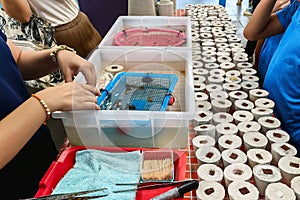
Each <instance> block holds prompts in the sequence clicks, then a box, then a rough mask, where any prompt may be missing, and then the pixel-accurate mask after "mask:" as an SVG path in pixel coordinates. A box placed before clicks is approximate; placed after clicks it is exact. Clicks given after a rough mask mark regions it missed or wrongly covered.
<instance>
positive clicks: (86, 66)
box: [80, 60, 97, 87]
mask: <svg viewBox="0 0 300 200" xmlns="http://www.w3.org/2000/svg"><path fill="white" fill-rule="evenodd" d="M80 71H81V72H82V74H83V75H84V77H85V80H86V82H87V84H88V85H91V86H93V87H95V85H96V80H97V76H96V71H95V68H94V66H93V64H92V63H90V62H88V61H86V60H85V61H83V62H82V63H81V65H80Z"/></svg>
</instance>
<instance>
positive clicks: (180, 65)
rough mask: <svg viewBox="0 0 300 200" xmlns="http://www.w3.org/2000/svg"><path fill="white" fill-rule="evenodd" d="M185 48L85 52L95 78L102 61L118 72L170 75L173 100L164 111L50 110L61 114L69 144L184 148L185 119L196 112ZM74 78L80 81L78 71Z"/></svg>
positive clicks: (101, 67)
mask: <svg viewBox="0 0 300 200" xmlns="http://www.w3.org/2000/svg"><path fill="white" fill-rule="evenodd" d="M191 60H192V59H191V52H190V51H172V50H165V49H161V48H156V49H153V48H145V47H143V48H137V49H135V50H128V51H126V50H124V49H109V50H108V49H97V50H95V51H94V52H93V53H92V54H91V56H90V57H89V61H90V62H92V63H93V64H94V67H95V70H96V72H97V75H98V77H101V76H102V74H103V71H104V69H105V67H106V66H110V65H112V64H116V65H122V66H123V67H124V70H123V71H130V72H144V73H148V72H151V73H164V74H168V73H169V74H175V75H177V77H178V81H177V83H176V86H175V88H174V90H173V92H172V95H173V96H174V97H175V102H174V104H173V105H172V106H168V107H167V109H166V111H138V110H100V111H73V112H54V113H53V114H52V116H53V118H56V119H61V120H62V123H63V125H64V128H65V130H66V133H67V136H68V138H69V140H70V143H71V145H75V146H78V145H85V146H121V147H168V148H185V147H186V146H187V143H188V133H189V123H190V120H192V119H193V117H194V115H195V100H194V87H193V72H192V61H191ZM75 81H78V82H81V83H85V82H86V81H85V79H84V77H83V75H82V74H81V73H80V74H78V75H77V77H76V78H75Z"/></svg>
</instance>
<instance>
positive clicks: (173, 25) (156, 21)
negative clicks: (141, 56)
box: [99, 16, 192, 49]
mask: <svg viewBox="0 0 300 200" xmlns="http://www.w3.org/2000/svg"><path fill="white" fill-rule="evenodd" d="M145 27H147V28H164V29H172V30H177V31H182V32H183V33H185V35H186V42H185V43H184V44H183V45H182V46H178V47H175V46H167V47H164V48H171V49H191V48H192V40H191V38H192V36H191V24H190V17H177V16H174V17H172V16H171V17H170V16H120V17H118V19H117V20H116V21H115V23H114V24H113V26H112V27H111V28H110V30H109V31H108V33H107V34H106V35H105V37H104V38H103V40H102V41H101V43H100V44H99V48H120V46H114V45H113V44H114V37H115V36H116V35H117V34H118V33H120V32H122V31H123V30H128V29H134V28H145ZM148 47H150V46H148ZM122 48H126V49H127V48H128V49H132V48H135V47H134V46H122ZM154 48H155V47H154Z"/></svg>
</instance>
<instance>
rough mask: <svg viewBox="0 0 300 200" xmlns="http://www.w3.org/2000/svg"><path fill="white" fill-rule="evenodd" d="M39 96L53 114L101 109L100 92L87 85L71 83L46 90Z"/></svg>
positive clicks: (39, 93) (40, 92)
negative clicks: (98, 97)
mask: <svg viewBox="0 0 300 200" xmlns="http://www.w3.org/2000/svg"><path fill="white" fill-rule="evenodd" d="M37 95H38V96H39V97H40V98H41V99H43V100H44V101H45V102H46V104H47V105H48V108H49V109H50V111H51V112H54V111H71V110H99V109H100V107H99V106H98V105H97V96H99V95H100V92H99V90H98V89H96V88H94V87H92V86H90V85H87V84H81V83H77V82H69V83H65V84H62V85H58V86H56V87H49V88H46V89H44V90H42V91H39V92H38V93H37Z"/></svg>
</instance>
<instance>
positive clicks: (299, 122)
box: [244, 0, 300, 155]
mask: <svg viewBox="0 0 300 200" xmlns="http://www.w3.org/2000/svg"><path fill="white" fill-rule="evenodd" d="M299 1H300V0H297V1H294V2H293V3H291V4H290V5H289V6H287V7H285V8H284V9H282V10H280V11H278V12H276V13H272V9H273V6H274V4H275V2H276V1H274V0H272V1H270V0H261V2H260V4H259V5H258V6H257V8H256V10H255V11H254V13H253V15H252V17H251V19H250V20H249V23H248V24H247V25H246V27H245V29H244V36H245V37H246V38H247V39H250V40H258V39H263V38H266V37H270V36H271V35H276V34H280V33H283V35H282V38H281V40H280V43H279V45H278V47H277V49H276V51H275V52H274V55H273V56H272V58H271V60H270V64H269V66H268V70H267V73H266V76H265V80H264V83H263V89H265V90H267V91H269V98H270V99H272V100H273V101H274V102H275V108H274V115H275V116H276V117H277V118H278V119H279V120H280V121H281V128H282V129H283V130H285V131H286V132H288V133H289V134H290V136H291V140H290V142H291V144H293V145H294V146H295V147H296V148H297V150H298V155H299V152H300V84H299V79H300V67H299V65H300V52H299V46H300V23H299V20H300V8H299V6H300V2H299Z"/></svg>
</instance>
